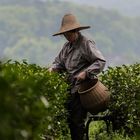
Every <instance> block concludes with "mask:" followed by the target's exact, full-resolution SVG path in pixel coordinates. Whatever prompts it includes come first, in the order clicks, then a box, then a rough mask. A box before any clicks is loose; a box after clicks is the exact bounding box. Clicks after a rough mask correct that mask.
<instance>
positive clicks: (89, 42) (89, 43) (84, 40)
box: [81, 35, 96, 50]
mask: <svg viewBox="0 0 140 140" xmlns="http://www.w3.org/2000/svg"><path fill="white" fill-rule="evenodd" d="M81 42H82V48H83V49H86V50H87V49H90V47H93V48H94V47H95V46H96V43H95V41H94V40H92V39H90V38H87V37H85V36H83V35H82V41H81Z"/></svg>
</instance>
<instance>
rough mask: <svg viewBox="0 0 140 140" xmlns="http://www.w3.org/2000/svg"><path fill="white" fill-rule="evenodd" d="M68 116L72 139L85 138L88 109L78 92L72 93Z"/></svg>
mask: <svg viewBox="0 0 140 140" xmlns="http://www.w3.org/2000/svg"><path fill="white" fill-rule="evenodd" d="M67 110H68V118H67V122H68V125H69V129H70V134H71V139H72V140H86V139H85V121H86V118H87V111H86V110H85V109H84V108H83V107H82V105H81V102H80V96H79V94H78V93H74V94H71V95H70V96H69V97H68V102H67Z"/></svg>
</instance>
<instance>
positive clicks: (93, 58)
mask: <svg viewBox="0 0 140 140" xmlns="http://www.w3.org/2000/svg"><path fill="white" fill-rule="evenodd" d="M85 59H86V60H87V61H88V62H89V63H90V65H89V66H88V67H87V68H86V69H85V71H86V74H87V77H90V78H91V77H94V76H95V75H97V74H99V73H100V72H101V71H103V69H104V66H105V63H106V61H105V58H104V57H103V55H102V53H101V52H100V51H99V50H98V49H97V48H96V47H95V42H93V41H90V40H88V41H87V42H86V44H85Z"/></svg>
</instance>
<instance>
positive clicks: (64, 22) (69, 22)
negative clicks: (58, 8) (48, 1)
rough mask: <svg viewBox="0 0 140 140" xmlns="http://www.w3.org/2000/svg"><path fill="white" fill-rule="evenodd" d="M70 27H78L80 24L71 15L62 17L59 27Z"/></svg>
mask: <svg viewBox="0 0 140 140" xmlns="http://www.w3.org/2000/svg"><path fill="white" fill-rule="evenodd" d="M72 25H80V23H79V22H78V21H77V19H76V17H75V16H74V15H72V14H66V15H64V17H63V19H62V24H61V26H62V27H65V26H72Z"/></svg>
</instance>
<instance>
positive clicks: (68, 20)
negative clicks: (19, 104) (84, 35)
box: [53, 14, 90, 36]
mask: <svg viewBox="0 0 140 140" xmlns="http://www.w3.org/2000/svg"><path fill="white" fill-rule="evenodd" d="M87 28H90V26H81V25H80V23H79V22H78V20H77V19H76V17H75V16H74V15H73V14H66V15H64V17H63V18H62V22H61V27H60V29H59V32H57V33H55V34H54V35H53V36H56V35H61V34H63V33H65V32H68V31H71V30H75V29H77V30H83V29H87Z"/></svg>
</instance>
